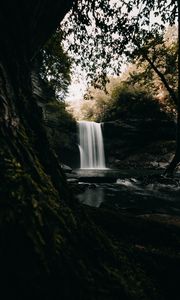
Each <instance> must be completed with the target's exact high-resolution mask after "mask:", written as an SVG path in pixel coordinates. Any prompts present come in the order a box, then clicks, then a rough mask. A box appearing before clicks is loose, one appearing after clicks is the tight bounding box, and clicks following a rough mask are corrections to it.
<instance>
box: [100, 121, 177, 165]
mask: <svg viewBox="0 0 180 300" xmlns="http://www.w3.org/2000/svg"><path fill="white" fill-rule="evenodd" d="M175 132H176V130H175V123H174V122H173V121H168V120H153V119H142V120H141V119H128V120H122V121H113V122H105V123H104V126H103V134H104V145H105V151H106V160H107V164H108V166H109V167H111V168H158V167H161V166H164V167H165V165H167V164H168V162H169V160H170V158H171V157H172V155H173V153H174V151H175V138H176V136H175Z"/></svg>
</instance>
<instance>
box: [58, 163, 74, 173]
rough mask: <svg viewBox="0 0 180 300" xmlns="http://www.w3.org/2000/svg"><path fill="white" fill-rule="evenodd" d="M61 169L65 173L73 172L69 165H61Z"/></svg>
mask: <svg viewBox="0 0 180 300" xmlns="http://www.w3.org/2000/svg"><path fill="white" fill-rule="evenodd" d="M61 168H62V169H63V171H64V172H65V173H71V172H72V168H71V167H69V166H67V165H64V164H62V165H61Z"/></svg>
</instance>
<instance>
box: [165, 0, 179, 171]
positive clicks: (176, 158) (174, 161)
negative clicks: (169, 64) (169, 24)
mask: <svg viewBox="0 0 180 300" xmlns="http://www.w3.org/2000/svg"><path fill="white" fill-rule="evenodd" d="M177 2H178V98H177V132H176V153H175V155H174V157H173V159H172V161H171V162H170V164H169V166H168V167H167V169H166V172H165V175H167V176H172V175H173V173H174V171H175V169H176V167H177V165H178V164H179V163H180V2H179V1H177Z"/></svg>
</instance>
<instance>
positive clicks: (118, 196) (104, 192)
mask: <svg viewBox="0 0 180 300" xmlns="http://www.w3.org/2000/svg"><path fill="white" fill-rule="evenodd" d="M76 173H77V174H78V175H79V183H78V185H79V187H82V189H80V190H82V191H81V192H79V193H78V194H77V199H78V201H80V202H81V203H83V204H85V205H90V206H93V207H103V208H108V209H115V210H121V212H122V211H123V212H128V213H133V214H149V213H150V214H152V213H155V214H170V215H176V216H180V177H179V175H177V177H176V178H174V179H171V178H166V177H163V176H161V175H160V173H159V171H158V172H157V171H152V170H141V171H140V170H138V171H137V170H132V171H120V170H114V171H113V170H109V171H108V170H98V171H95V170H87V171H86V170H83V171H82V170H79V172H78V171H77V170H76ZM132 175H133V176H132Z"/></svg>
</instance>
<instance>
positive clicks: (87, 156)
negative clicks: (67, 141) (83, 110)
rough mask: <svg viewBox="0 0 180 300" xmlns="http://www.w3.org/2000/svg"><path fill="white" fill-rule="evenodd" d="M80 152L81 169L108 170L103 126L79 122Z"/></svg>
mask: <svg viewBox="0 0 180 300" xmlns="http://www.w3.org/2000/svg"><path fill="white" fill-rule="evenodd" d="M78 127H79V151H80V168H81V169H106V164H105V155H104V143H103V135H102V130H101V124H100V123H96V122H88V121H79V122H78Z"/></svg>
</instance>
